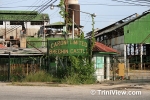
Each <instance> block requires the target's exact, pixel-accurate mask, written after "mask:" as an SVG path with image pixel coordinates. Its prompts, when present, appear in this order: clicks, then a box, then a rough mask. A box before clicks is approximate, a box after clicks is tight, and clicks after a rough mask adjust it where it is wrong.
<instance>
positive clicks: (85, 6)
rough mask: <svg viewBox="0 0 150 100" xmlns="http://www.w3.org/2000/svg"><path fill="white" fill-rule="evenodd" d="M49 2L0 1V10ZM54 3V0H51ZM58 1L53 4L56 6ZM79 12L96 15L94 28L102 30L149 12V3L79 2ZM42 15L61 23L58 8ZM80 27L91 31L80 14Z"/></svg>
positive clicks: (121, 0)
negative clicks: (135, 15)
mask: <svg viewBox="0 0 150 100" xmlns="http://www.w3.org/2000/svg"><path fill="white" fill-rule="evenodd" d="M48 1H50V0H0V10H30V11H33V10H36V11H39V8H37V7H19V6H39V5H42V4H44V3H45V2H48ZM52 1H55V0H52ZM58 3H59V0H57V2H55V3H54V5H57V4H58ZM79 4H80V10H81V11H83V12H88V13H91V14H92V13H96V15H97V16H96V17H95V28H104V27H106V26H108V25H110V24H112V23H114V22H116V21H118V20H121V19H123V18H125V17H128V16H130V15H132V14H134V13H138V14H142V12H144V11H146V10H149V5H150V1H148V0H79ZM43 13H48V14H49V16H50V23H54V22H58V21H63V19H62V18H61V16H60V15H59V8H54V10H50V9H49V8H47V9H46V10H44V11H43ZM80 19H81V25H82V26H84V28H83V31H84V32H85V33H87V32H89V31H91V30H92V25H91V20H92V19H91V17H90V15H88V14H85V13H81V16H80Z"/></svg>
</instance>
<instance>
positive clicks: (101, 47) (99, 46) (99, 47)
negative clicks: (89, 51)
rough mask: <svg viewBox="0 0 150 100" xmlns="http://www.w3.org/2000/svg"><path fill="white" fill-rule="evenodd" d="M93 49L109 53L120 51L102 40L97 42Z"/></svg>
mask: <svg viewBox="0 0 150 100" xmlns="http://www.w3.org/2000/svg"><path fill="white" fill-rule="evenodd" d="M93 51H97V52H109V53H118V51H117V50H115V49H113V48H110V47H108V46H106V45H104V44H102V43H100V42H95V45H94V47H93Z"/></svg>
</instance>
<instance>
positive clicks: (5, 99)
mask: <svg viewBox="0 0 150 100" xmlns="http://www.w3.org/2000/svg"><path fill="white" fill-rule="evenodd" d="M0 84H1V83H0ZM105 87H106V88H105ZM105 87H104V86H101V85H95V86H94V85H93V86H92V85H88V86H67V87H48V86H10V85H6V84H1V85H0V100H150V90H147V89H142V95H139V96H127V95H124V96H121V95H120V96H119V95H114V96H112V95H111V96H110V95H109V96H106V95H99V94H98V93H95V92H94V95H92V94H91V93H90V92H91V90H96V91H97V90H100V89H102V88H103V89H104V88H105V89H106V90H109V89H112V88H113V86H112V87H108V86H105ZM139 90H140V89H139ZM128 91H129V90H128ZM131 91H134V90H131ZM92 92H93V91H92Z"/></svg>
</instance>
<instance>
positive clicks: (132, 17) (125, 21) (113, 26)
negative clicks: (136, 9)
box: [86, 10, 150, 38]
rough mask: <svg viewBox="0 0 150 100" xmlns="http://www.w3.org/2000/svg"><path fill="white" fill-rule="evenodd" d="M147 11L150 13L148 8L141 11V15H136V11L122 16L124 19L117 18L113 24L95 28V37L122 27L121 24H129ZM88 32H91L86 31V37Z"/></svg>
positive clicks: (88, 35) (88, 34)
mask: <svg viewBox="0 0 150 100" xmlns="http://www.w3.org/2000/svg"><path fill="white" fill-rule="evenodd" d="M149 13H150V10H147V11H145V12H143V13H142V15H139V16H137V13H135V14H133V15H130V16H128V17H126V18H124V19H121V20H119V21H117V22H115V23H113V24H111V25H109V26H107V27H105V28H102V29H99V30H97V31H96V32H95V37H97V36H99V35H102V34H105V33H109V32H111V31H114V30H116V29H118V28H120V27H123V26H125V25H127V24H129V23H131V22H133V21H135V20H137V19H139V18H141V17H143V16H145V15H147V14H149ZM90 34H91V32H89V33H87V36H86V37H88V38H89V37H90Z"/></svg>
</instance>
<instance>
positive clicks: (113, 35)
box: [86, 10, 150, 76]
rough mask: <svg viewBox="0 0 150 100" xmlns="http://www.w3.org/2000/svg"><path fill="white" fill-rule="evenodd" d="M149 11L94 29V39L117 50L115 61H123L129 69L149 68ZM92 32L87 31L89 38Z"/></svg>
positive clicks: (127, 69) (126, 69)
mask: <svg viewBox="0 0 150 100" xmlns="http://www.w3.org/2000/svg"><path fill="white" fill-rule="evenodd" d="M149 12H150V11H149V10H148V11H145V12H143V13H142V15H138V14H136V13H135V14H133V15H130V16H128V17H126V18H124V19H121V20H119V21H117V22H115V23H113V24H111V25H109V26H107V27H105V28H102V29H99V30H97V31H95V35H94V37H95V39H96V41H97V42H101V43H103V44H105V45H107V46H109V47H112V48H114V49H116V50H117V51H119V52H120V53H119V54H118V55H117V58H116V59H117V62H118V63H124V65H125V72H126V73H127V76H128V73H129V70H130V69H132V70H139V69H140V70H149V66H150V64H149V62H150V56H149V54H150V53H149V52H150V49H149V48H150V34H149V30H150V28H149V18H150V13H149ZM91 33H92V32H89V33H87V36H86V38H90V36H91Z"/></svg>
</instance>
